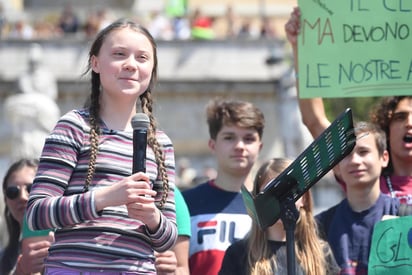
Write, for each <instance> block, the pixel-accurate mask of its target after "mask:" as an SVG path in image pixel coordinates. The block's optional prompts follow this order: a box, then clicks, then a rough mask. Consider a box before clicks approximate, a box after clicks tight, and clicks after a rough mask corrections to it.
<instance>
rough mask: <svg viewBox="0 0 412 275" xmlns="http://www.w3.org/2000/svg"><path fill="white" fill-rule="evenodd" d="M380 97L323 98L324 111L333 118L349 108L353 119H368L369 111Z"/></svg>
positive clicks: (330, 118)
mask: <svg viewBox="0 0 412 275" xmlns="http://www.w3.org/2000/svg"><path fill="white" fill-rule="evenodd" d="M380 99H381V98H380V97H351V98H325V99H324V104H325V111H326V115H327V116H328V118H329V120H330V121H332V120H334V119H335V118H336V117H337V116H338V115H339V114H340V113H341V112H343V111H344V110H345V109H346V108H351V109H352V113H353V120H354V121H360V120H363V121H369V112H370V111H371V110H372V107H374V106H375V104H376V103H377V102H378V101H379V100H380Z"/></svg>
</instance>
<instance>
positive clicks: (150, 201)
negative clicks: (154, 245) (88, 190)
mask: <svg viewBox="0 0 412 275" xmlns="http://www.w3.org/2000/svg"><path fill="white" fill-rule="evenodd" d="M155 196H156V191H154V190H152V188H151V186H150V181H149V177H148V176H147V174H145V173H143V172H137V173H135V174H133V175H131V176H129V177H125V178H124V179H122V180H121V181H119V182H117V183H115V184H113V185H111V186H108V187H104V188H100V189H98V190H96V191H95V202H96V210H97V211H100V210H103V209H104V208H105V207H109V206H118V205H126V207H127V210H128V214H129V217H131V218H133V219H136V220H140V221H142V222H143V223H144V224H146V226H147V227H148V229H149V230H150V231H155V230H156V229H157V228H158V226H159V224H160V213H159V211H160V210H159V209H158V208H157V207H156V205H155V203H154V202H155V199H154V197H155Z"/></svg>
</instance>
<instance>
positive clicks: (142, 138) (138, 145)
mask: <svg viewBox="0 0 412 275" xmlns="http://www.w3.org/2000/svg"><path fill="white" fill-rule="evenodd" d="M131 124H132V128H133V168H132V173H133V174H134V173H136V172H146V147H147V129H148V128H149V125H150V119H149V117H148V116H147V115H146V114H143V113H137V114H136V115H134V116H133V118H132V121H131Z"/></svg>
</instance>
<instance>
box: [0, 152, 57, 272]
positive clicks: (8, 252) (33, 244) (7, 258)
mask: <svg viewBox="0 0 412 275" xmlns="http://www.w3.org/2000/svg"><path fill="white" fill-rule="evenodd" d="M37 167H38V160H37V159H25V158H24V159H20V160H18V161H16V162H14V163H13V164H12V165H11V166H10V167H9V169H8V170H7V172H6V175H5V177H4V180H3V194H4V201H5V209H4V216H5V221H6V223H7V233H8V235H9V238H8V243H7V245H6V247H5V248H4V249H3V250H2V251H1V252H0V274H4V275H6V274H7V275H8V274H18V275H21V274H22V275H24V274H32V273H33V274H34V273H37V272H41V271H42V270H43V268H44V264H43V260H44V258H45V257H46V256H47V253H48V252H47V251H48V249H49V247H50V245H51V243H52V242H53V241H54V237H53V233H50V234H49V232H47V235H46V236H43V237H42V238H38V239H36V240H31V241H30V244H27V245H26V243H25V242H26V239H24V240H22V238H21V235H23V237H25V236H24V235H25V234H24V229H25V228H26V227H25V226H24V224H25V223H24V211H25V209H26V205H27V200H28V198H29V192H30V189H31V186H32V182H33V179H34V176H35V175H36V171H37Z"/></svg>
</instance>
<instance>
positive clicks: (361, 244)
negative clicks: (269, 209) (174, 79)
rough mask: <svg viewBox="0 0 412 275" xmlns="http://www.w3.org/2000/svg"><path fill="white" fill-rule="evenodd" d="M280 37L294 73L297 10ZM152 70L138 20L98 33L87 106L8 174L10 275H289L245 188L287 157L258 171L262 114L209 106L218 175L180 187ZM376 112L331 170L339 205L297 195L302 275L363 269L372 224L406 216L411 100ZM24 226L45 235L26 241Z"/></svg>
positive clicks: (308, 116)
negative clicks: (137, 122)
mask: <svg viewBox="0 0 412 275" xmlns="http://www.w3.org/2000/svg"><path fill="white" fill-rule="evenodd" d="M285 31H286V34H287V38H288V41H289V42H290V44H291V45H292V48H293V53H294V57H295V70H296V71H298V67H297V66H296V64H297V61H296V60H297V57H298V56H297V51H298V47H297V36H298V34H299V31H300V10H299V8H296V9H294V10H293V12H292V14H291V17H290V19H289V21H288V22H287V24H286V25H285ZM157 64H158V62H157V52H156V43H155V39H154V38H153V36H152V35H151V33H150V32H149V31H148V30H147V29H146V28H145V27H143V26H142V25H139V24H137V23H136V21H134V20H127V19H121V20H116V21H114V22H112V23H110V24H108V25H107V26H105V27H104V28H103V29H102V30H100V31H99V32H98V33H97V35H96V36H95V39H94V41H93V43H92V44H91V47H90V51H89V56H88V68H87V71H86V72H85V73H88V74H89V75H90V81H91V91H90V96H89V99H88V101H87V102H86V104H85V105H84V106H83V107H81V108H79V109H75V110H71V111H69V112H67V113H66V114H64V115H63V116H61V117H60V119H59V120H58V122H57V123H56V125H55V127H54V128H53V130H52V131H51V133H50V134H49V135H48V136H47V137H46V139H45V143H44V147H43V150H42V152H41V155H40V156H39V158H38V160H37V159H35V160H30V159H27V160H26V159H23V160H19V161H17V162H16V163H14V164H12V165H11V166H10V168H9V169H8V171H7V173H6V176H5V178H4V180H3V186H2V188H3V189H2V190H3V194H4V201H5V212H4V219H5V220H6V221H7V231H8V235H9V240H8V243H7V245H6V247H5V248H3V249H2V252H1V254H0V256H1V262H0V263H1V272H2V274H32V273H36V272H38V273H42V274H72V275H74V274H90V275H92V274H100V275H108V274H202V275H203V274H206V275H207V274H211V275H212V274H213V275H216V274H219V275H226V274H259V275H260V274H289V273H288V268H289V267H290V265H289V260H290V259H288V256H287V253H286V252H287V251H286V247H287V237H286V233H285V225H284V224H283V221H282V220H278V221H276V222H275V223H274V224H272V225H271V226H269V227H268V228H265V229H263V228H261V227H260V226H259V225H258V224H257V221H256V220H255V219H254V218H253V215H251V213H249V212H248V211H249V210H248V208H247V206H246V205H245V203H244V199H243V197H242V193H241V192H240V191H241V188H242V186H244V187H246V188H247V189H248V190H251V192H252V194H254V195H257V194H259V192H260V191H261V190H262V188H264V186H265V184H266V183H267V182H268V181H270V180H272V179H274V178H275V177H277V176H278V175H279V174H280V173H282V171H284V170H285V169H286V168H287V167H288V165H289V164H290V163H291V160H289V159H285V158H280V157H273V158H270V159H268V160H267V161H264V162H263V163H261V164H260V163H258V157H259V153H260V151H261V150H262V148H263V146H264V144H263V142H262V137H263V133H264V128H265V117H264V114H263V112H262V111H261V110H260V109H259V108H258V107H257V106H255V105H254V104H252V103H250V102H246V101H241V100H238V99H231V98H216V99H211V101H210V102H209V103H208V105H207V106H206V107H207V108H206V115H205V118H206V119H205V120H206V122H207V127H208V130H209V140H208V146H209V149H210V151H211V153H212V154H213V156H214V158H215V161H216V167H217V168H216V175H215V177H214V178H212V179H207V180H205V182H203V183H202V184H199V185H197V186H195V187H193V188H188V189H187V190H184V191H182V192H181V191H180V190H179V188H178V186H177V185H176V175H177V173H176V164H175V155H174V154H175V152H174V147H173V142H172V140H170V138H169V137H168V135H167V133H165V132H164V131H162V130H161V129H159V128H158V127H157V123H156V118H155V116H154V115H153V108H154V103H155V100H154V97H155V92H154V88H155V81H156V79H157ZM297 89H298V90H299V87H298V86H297ZM299 104H300V110H301V112H302V121H303V122H304V124H305V125H306V126H307V127H308V129H309V130H310V132H311V133H312V135H313V137H314V138H316V137H317V136H319V135H320V134H321V133H322V132H323V131H324V130H325V129H326V128H327V127H328V126H329V125H330V122H329V120H328V118H327V117H326V115H325V111H324V108H323V102H322V99H321V98H312V99H299ZM136 113H144V114H146V115H147V116H148V118H149V123H148V128H147V150H146V169H145V171H137V172H133V169H132V167H133V166H132V165H133V163H132V159H133V127H132V125H131V120H132V118H133V116H134V115H135V114H136ZM371 118H372V119H371V121H370V122H358V123H356V124H355V133H354V134H355V136H356V144H355V146H354V149H353V151H352V152H351V153H350V154H349V155H347V156H346V157H345V158H343V159H342V160H341V161H340V162H339V163H338V164H337V165H336V167H334V168H333V172H334V175H335V178H336V184H340V186H342V189H343V190H344V192H345V195H346V196H345V198H344V199H343V200H342V201H341V202H339V203H338V204H336V205H335V206H332V207H331V208H330V209H327V210H326V211H324V212H321V213H319V214H316V215H315V213H314V212H313V200H312V196H311V191H310V190H308V191H307V192H306V193H305V194H304V195H303V196H302V197H301V198H298V199H297V200H296V201H295V206H296V210H297V211H298V212H299V216H298V220H297V224H296V229H295V232H294V236H295V243H294V247H295V251H296V258H295V265H293V266H296V274H314V275H318V274H358V275H361V274H367V273H368V270H369V268H370V266H368V256H369V252H370V247H371V240H372V235H373V229H374V226H375V225H376V224H377V223H379V222H380V221H381V220H382V219H383V218H384V217H386V216H388V215H390V216H393V217H395V216H397V217H400V216H402V215H412V210H411V209H412V206H411V205H412V199H411V198H412V192H411V190H412V168H411V167H412V166H411V163H412V145H411V144H412V138H411V136H412V97H411V96H394V97H387V98H382V101H381V103H380V105H379V106H378V108H377V109H372V110H371ZM255 165H256V166H258V169H257V170H256V172H253V167H254V166H255ZM275 193H276V192H275ZM26 227H27V228H26ZM26 230H29V231H34V232H35V231H40V230H46V232H47V234H46V235H45V236H43V237H42V238H39V239H36V240H35V241H32V242H30V243H28V244H27V245H24V244H25V242H24V239H25V238H24V236H26V235H25V234H22V233H23V232H25V231H26ZM388 249H390V248H389V247H388ZM371 274H372V273H371Z"/></svg>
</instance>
